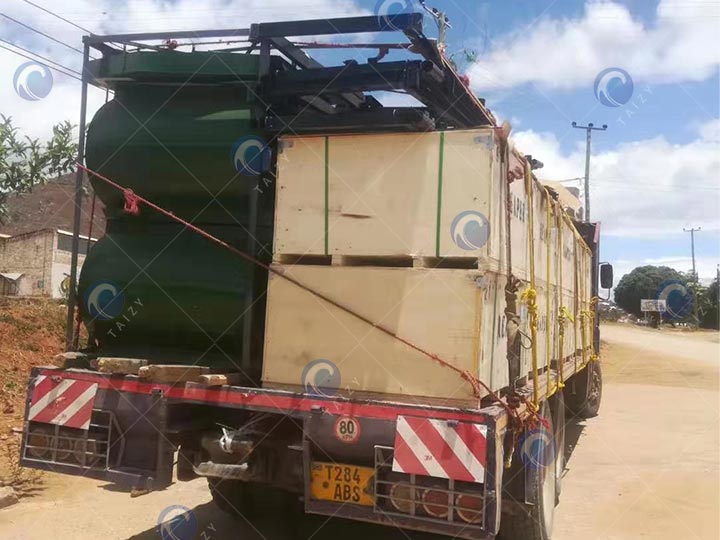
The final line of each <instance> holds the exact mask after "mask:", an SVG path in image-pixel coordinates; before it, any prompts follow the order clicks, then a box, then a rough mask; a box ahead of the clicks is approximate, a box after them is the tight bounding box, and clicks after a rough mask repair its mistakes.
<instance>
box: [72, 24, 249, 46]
mask: <svg viewBox="0 0 720 540" xmlns="http://www.w3.org/2000/svg"><path fill="white" fill-rule="evenodd" d="M249 33H250V29H249V28H235V29H232V28H227V29H224V30H187V31H183V32H180V31H176V32H142V33H137V34H106V35H103V36H100V35H95V34H91V35H89V36H84V37H83V42H84V43H86V44H88V45H95V44H98V43H109V42H112V43H128V42H130V41H154V40H163V39H193V38H206V37H237V36H247V35H249Z"/></svg>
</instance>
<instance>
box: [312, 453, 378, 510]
mask: <svg viewBox="0 0 720 540" xmlns="http://www.w3.org/2000/svg"><path fill="white" fill-rule="evenodd" d="M310 472H311V479H310V496H311V497H312V498H313V499H317V500H321V501H333V502H339V503H348V504H360V505H363V506H373V504H375V497H374V493H373V492H374V490H375V484H374V482H373V477H374V475H375V469H373V468H372V467H356V466H355V465H342V464H338V463H323V462H317V461H316V462H314V463H313V464H312V468H311V471H310Z"/></svg>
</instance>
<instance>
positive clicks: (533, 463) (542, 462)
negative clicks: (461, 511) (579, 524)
mask: <svg viewBox="0 0 720 540" xmlns="http://www.w3.org/2000/svg"><path fill="white" fill-rule="evenodd" d="M540 415H541V416H542V417H543V418H545V419H547V420H548V422H549V423H550V426H549V428H550V433H551V434H553V435H551V437H554V433H555V430H554V429H553V425H552V422H553V415H552V412H551V410H550V405H549V403H548V400H545V401H544V402H543V403H542V404H541V405H540ZM535 431H536V430H533V431H532V432H535ZM532 432H531V433H532ZM553 442H554V441H552V440H551V442H550V444H548V445H547V446H546V449H547V453H544V452H541V453H540V454H538V455H536V456H535V458H536V459H528V458H527V452H525V451H523V447H524V446H525V445H524V444H522V443H521V444H519V445H518V446H519V447H520V448H516V449H515V450H514V451H515V456H514V459H513V461H514V462H515V464H514V465H513V468H512V469H510V471H506V473H510V474H512V472H513V470H515V471H518V469H519V471H522V472H519V474H524V475H525V498H526V500H529V501H534V503H533V504H525V502H524V501H503V502H502V517H501V520H500V532H499V534H498V536H497V537H498V539H501V540H550V539H551V537H552V529H553V521H554V518H555V499H556V474H557V468H556V465H555V461H556V459H557V455H558V453H557V452H555V448H554V447H555V445H554V444H553ZM531 453H533V454H534V452H532V451H531ZM524 455H525V456H526V457H525V458H523V456H524ZM538 458H539V459H538ZM515 460H519V461H521V463H522V465H519V464H518V463H517V462H516V461H515Z"/></svg>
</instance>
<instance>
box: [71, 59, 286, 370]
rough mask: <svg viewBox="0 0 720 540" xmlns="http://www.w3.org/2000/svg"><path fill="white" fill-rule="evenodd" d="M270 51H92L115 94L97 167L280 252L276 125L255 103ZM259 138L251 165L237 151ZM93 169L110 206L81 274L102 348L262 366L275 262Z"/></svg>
mask: <svg viewBox="0 0 720 540" xmlns="http://www.w3.org/2000/svg"><path fill="white" fill-rule="evenodd" d="M258 61H259V56H257V55H244V54H232V53H218V52H213V53H209V52H180V51H172V50H159V51H138V52H125V53H121V54H113V55H110V56H104V57H103V58H102V59H101V60H97V61H93V62H91V63H90V69H91V70H92V73H93V78H94V80H95V81H96V82H98V83H100V84H102V85H104V86H107V87H110V88H112V89H113V90H114V98H113V99H111V100H109V101H108V102H107V103H106V104H105V105H104V106H102V107H101V108H100V109H99V110H98V112H97V113H96V114H95V116H94V118H93V119H92V121H91V122H90V124H89V127H88V131H87V148H86V162H87V166H88V167H89V168H90V169H92V170H94V171H97V172H98V173H100V174H102V175H104V176H106V177H108V178H110V179H112V180H113V181H114V182H117V183H118V184H120V185H122V186H124V187H126V188H128V189H130V190H132V191H133V192H134V193H136V194H138V195H141V196H143V197H145V198H147V199H149V200H151V201H153V202H154V203H156V204H158V205H159V206H161V207H163V208H165V209H167V210H169V211H171V212H173V213H174V214H175V215H177V216H179V217H181V218H183V219H185V220H188V221H190V222H192V223H193V224H195V225H197V226H198V227H200V228H202V229H204V230H207V231H208V232H209V233H211V234H213V235H214V236H217V237H219V238H220V239H222V240H224V241H226V242H228V243H229V244H231V245H232V246H234V247H236V248H238V249H240V250H242V251H244V252H247V253H251V254H254V255H255V256H256V257H258V258H259V259H260V260H264V261H269V259H270V254H271V242H272V208H273V201H272V193H270V191H271V190H267V189H262V187H263V185H262V184H261V183H262V182H263V178H262V175H263V174H271V172H267V173H266V172H265V171H270V170H271V167H270V163H269V162H268V159H269V158H268V156H269V155H270V152H269V149H268V146H267V145H266V146H264V147H260V146H261V145H262V144H263V143H262V141H264V140H266V138H265V137H264V135H263V133H262V132H260V131H258V130H257V129H256V127H255V122H254V121H253V117H254V116H253V110H252V108H253V107H254V106H256V105H257V100H255V99H254V92H253V88H254V86H255V85H256V82H257V78H258ZM248 140H249V141H250V143H251V144H250V148H249V151H250V152H255V154H254V155H251V156H250V158H249V160H250V163H249V165H248V164H247V163H245V166H244V167H243V163H244V162H243V156H239V157H238V155H236V153H237V151H238V146H240V147H241V148H240V151H241V152H242V151H245V150H247V148H246V149H245V150H244V149H243V148H242V146H243V145H242V144H241V143H242V141H248ZM238 141H240V144H239V143H238ZM255 141H260V143H257V142H255ZM253 144H254V146H253ZM245 146H247V145H245ZM238 159H240V162H238V161H237V160H238ZM91 182H92V185H93V188H94V189H95V192H96V194H97V196H98V197H99V198H100V199H101V200H102V202H103V203H104V205H105V213H106V217H107V231H106V235H105V236H104V237H103V238H102V239H101V240H100V241H99V242H98V243H97V245H96V246H95V247H94V248H93V249H92V250H91V251H90V253H89V254H88V256H87V259H86V260H85V263H84V265H83V268H82V273H81V275H80V280H79V287H78V292H79V293H78V298H79V306H80V312H81V315H82V319H83V321H84V323H85V324H86V326H87V328H88V330H89V332H90V342H91V348H96V349H97V351H98V352H99V353H100V354H102V356H121V357H136V358H144V359H148V360H149V361H150V362H156V363H173V364H178V363H187V364H199V365H206V366H211V367H213V368H217V369H225V370H227V369H229V368H230V369H233V370H235V369H237V368H240V367H241V366H242V367H241V369H242V370H243V371H245V372H246V373H248V375H251V376H253V377H254V376H255V375H256V371H257V369H259V365H254V364H255V363H253V362H251V361H250V358H260V357H261V355H260V352H261V349H259V347H261V346H262V335H261V332H258V331H256V330H257V329H258V328H261V327H262V324H263V320H264V311H263V310H264V302H260V301H257V300H258V299H259V297H260V296H261V295H262V294H264V290H265V286H266V276H265V272H263V271H262V270H259V269H258V268H257V267H256V266H254V265H252V264H251V263H248V262H246V261H244V260H242V259H240V258H238V257H237V256H235V255H233V254H232V253H230V252H229V251H227V250H225V249H223V248H221V247H219V246H217V245H215V244H213V243H211V242H210V241H208V240H207V239H205V238H203V237H201V236H199V235H197V234H196V233H194V232H192V231H190V230H188V229H186V228H185V227H183V226H182V225H180V224H178V223H177V222H175V221H172V220H170V219H169V218H167V217H164V216H162V215H161V214H159V213H157V212H155V211H153V210H151V209H149V208H147V207H144V206H141V208H140V212H139V213H132V212H128V211H127V208H126V201H125V197H124V195H123V193H122V192H120V191H118V190H116V189H114V188H112V187H111V186H108V185H107V184H105V183H104V182H102V181H100V180H98V179H96V178H94V177H93V178H91ZM253 335H255V336H256V339H254V340H253V339H252V338H248V337H247V336H253ZM257 364H259V360H258V362H257Z"/></svg>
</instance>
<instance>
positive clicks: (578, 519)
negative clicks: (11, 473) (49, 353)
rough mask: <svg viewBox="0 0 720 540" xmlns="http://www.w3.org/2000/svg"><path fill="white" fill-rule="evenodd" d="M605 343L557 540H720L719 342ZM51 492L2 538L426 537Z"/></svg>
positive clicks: (71, 483)
mask: <svg viewBox="0 0 720 540" xmlns="http://www.w3.org/2000/svg"><path fill="white" fill-rule="evenodd" d="M603 340H604V342H605V343H604V346H603V370H604V373H605V379H606V385H605V393H604V397H603V406H602V410H601V413H600V416H599V417H598V418H595V419H592V420H590V421H588V422H582V423H574V422H573V423H570V424H569V425H568V430H569V433H568V443H569V444H570V445H572V446H574V450H573V452H572V455H571V457H570V461H569V463H568V470H567V473H566V477H565V481H564V483H563V495H562V499H561V502H560V506H559V507H558V509H557V515H556V524H555V534H554V536H553V538H554V540H578V539H583V540H585V539H587V540H631V539H632V540H636V539H638V538H647V539H653V540H678V539H682V540H691V539H700V540H716V539H717V538H719V537H720V527H719V523H718V520H719V516H718V508H720V493H719V482H718V475H719V474H720V465H719V459H718V448H720V440H719V436H718V414H719V412H720V411H719V408H718V383H719V378H718V377H719V376H720V370H719V366H720V361H719V358H718V356H719V349H718V334H717V333H706V334H692V335H688V334H682V333H675V332H670V331H664V332H660V331H656V330H649V329H641V328H636V327H624V326H618V325H611V326H605V327H603ZM47 483H48V489H47V490H45V491H44V492H43V493H42V494H41V495H38V496H36V497H33V498H29V499H25V500H23V502H21V503H20V504H18V505H16V506H14V507H11V508H8V509H5V510H0V538H3V539H42V540H45V539H47V538H48V537H52V538H57V539H59V540H64V539H77V540H86V539H103V540H107V539H115V538H117V539H143V540H151V539H152V540H156V539H157V538H159V536H158V533H157V530H156V528H155V527H156V523H157V519H158V516H159V515H160V514H161V512H162V511H163V509H165V508H166V507H168V506H171V505H183V506H186V507H188V508H191V509H192V510H193V513H194V516H195V518H196V519H197V526H198V530H199V531H201V532H202V533H204V534H202V535H201V534H198V536H197V538H205V539H208V538H213V539H225V538H242V539H243V540H254V539H256V538H263V539H265V540H280V539H290V538H293V539H294V538H297V539H309V538H313V539H314V540H327V539H333V540H337V537H338V536H339V535H341V536H342V538H344V540H353V539H355V538H357V539H362V540H365V539H367V538H373V539H378V540H382V539H385V538H387V539H391V538H392V539H396V538H401V539H405V538H413V539H421V538H422V539H429V538H431V537H430V536H427V535H416V534H411V535H407V536H406V535H403V534H402V533H400V532H398V531H396V530H393V529H388V528H384V527H375V526H369V525H364V524H348V523H347V522H344V521H341V520H326V519H325V518H323V517H317V516H311V517H305V518H302V519H300V520H297V521H296V520H293V519H291V518H290V517H288V515H287V514H286V513H283V512H278V511H277V509H271V511H272V512H274V513H271V514H270V515H266V516H264V517H261V518H258V519H257V520H254V521H253V523H251V524H250V523H242V524H239V525H238V524H236V523H234V522H232V521H231V520H230V519H229V518H227V517H226V516H224V515H223V514H222V513H221V512H220V511H219V510H217V509H216V508H215V506H214V505H213V504H212V503H211V502H210V497H209V495H208V492H207V489H206V486H205V483H204V481H202V480H198V481H194V482H189V483H180V484H177V485H175V486H173V487H172V488H170V489H168V490H166V491H163V492H158V493H150V494H148V495H145V496H142V497H140V498H136V499H131V498H130V497H129V496H128V495H127V494H124V493H118V492H116V491H113V488H112V486H108V485H105V484H103V483H98V482H96V481H93V480H87V479H82V478H73V477H60V476H52V475H48V477H47ZM293 531H294V534H293ZM433 538H436V537H433Z"/></svg>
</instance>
